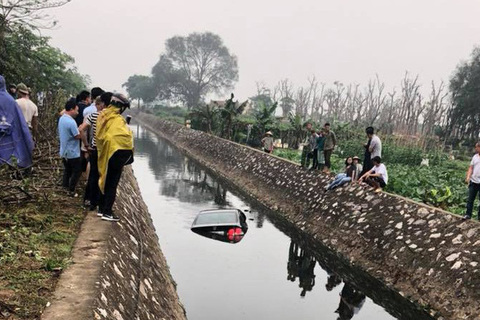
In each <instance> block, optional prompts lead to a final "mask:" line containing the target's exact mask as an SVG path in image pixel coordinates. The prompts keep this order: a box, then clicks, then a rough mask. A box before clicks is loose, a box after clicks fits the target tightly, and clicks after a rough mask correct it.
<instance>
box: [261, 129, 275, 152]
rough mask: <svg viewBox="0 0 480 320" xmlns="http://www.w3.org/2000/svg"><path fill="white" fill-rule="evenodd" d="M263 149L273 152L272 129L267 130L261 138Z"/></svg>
mask: <svg viewBox="0 0 480 320" xmlns="http://www.w3.org/2000/svg"><path fill="white" fill-rule="evenodd" d="M262 145H263V151H265V152H266V153H272V152H273V133H272V131H267V132H266V133H265V136H264V137H263V139H262Z"/></svg>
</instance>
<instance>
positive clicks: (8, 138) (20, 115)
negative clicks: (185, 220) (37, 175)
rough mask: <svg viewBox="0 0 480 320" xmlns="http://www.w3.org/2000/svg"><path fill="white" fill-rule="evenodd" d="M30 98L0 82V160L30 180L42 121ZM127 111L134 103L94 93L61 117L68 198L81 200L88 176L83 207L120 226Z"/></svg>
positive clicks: (128, 139) (127, 159)
mask: <svg viewBox="0 0 480 320" xmlns="http://www.w3.org/2000/svg"><path fill="white" fill-rule="evenodd" d="M30 95H31V91H30V89H29V88H28V87H27V86H26V85H25V84H23V83H20V84H18V85H9V86H8V91H7V87H6V81H5V79H4V78H3V77H2V76H0V160H1V162H2V164H8V165H9V166H11V167H12V168H13V167H14V165H15V164H16V165H17V166H18V167H19V168H20V169H21V170H22V171H23V172H24V173H28V174H31V172H32V170H31V169H32V164H33V161H32V154H33V150H34V148H35V145H34V141H36V140H37V138H38V116H39V108H38V107H37V105H36V104H35V103H34V102H33V101H32V100H31V99H30ZM127 108H130V102H129V100H128V99H127V98H126V97H125V96H124V95H122V94H119V93H112V92H105V91H104V90H102V89H101V88H99V87H95V88H93V89H92V90H91V91H86V90H84V91H81V92H80V93H79V94H78V95H77V96H76V97H72V98H70V99H68V101H67V102H66V103H65V106H64V108H63V110H62V111H61V112H60V113H59V114H58V128H57V130H58V132H57V133H58V139H59V144H60V150H59V155H60V158H61V159H62V163H63V167H64V170H63V176H62V179H61V186H62V187H63V188H64V190H65V191H66V193H67V194H68V195H69V196H71V197H78V193H77V192H76V191H77V188H78V186H77V184H78V181H79V179H80V177H81V175H82V173H84V175H85V178H86V180H87V183H86V188H85V192H84V199H83V200H84V205H85V206H87V207H88V208H89V210H91V211H95V210H97V215H98V216H99V217H101V218H102V220H107V221H119V217H118V216H117V215H115V214H114V212H113V209H112V208H113V204H114V202H115V197H116V191H117V186H118V183H119V181H120V177H121V174H122V170H123V167H124V166H125V165H127V164H130V163H132V162H133V134H132V132H131V130H130V129H129V128H128V122H129V117H128V116H127V119H124V118H123V117H122V115H121V114H122V113H123V112H124V111H125V110H126V109H127ZM14 159H15V161H16V163H14Z"/></svg>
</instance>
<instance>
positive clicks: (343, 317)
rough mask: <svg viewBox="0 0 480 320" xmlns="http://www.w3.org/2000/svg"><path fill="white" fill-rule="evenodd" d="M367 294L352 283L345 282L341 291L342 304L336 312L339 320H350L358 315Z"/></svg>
mask: <svg viewBox="0 0 480 320" xmlns="http://www.w3.org/2000/svg"><path fill="white" fill-rule="evenodd" d="M365 298H366V297H365V294H363V292H361V291H360V290H358V289H356V288H355V287H354V286H353V285H352V284H350V283H345V284H344V285H343V289H342V292H340V305H339V306H338V309H337V310H335V313H338V318H337V320H350V319H352V318H353V316H354V315H356V314H357V313H358V312H359V311H360V309H361V308H362V307H363V304H364V303H365Z"/></svg>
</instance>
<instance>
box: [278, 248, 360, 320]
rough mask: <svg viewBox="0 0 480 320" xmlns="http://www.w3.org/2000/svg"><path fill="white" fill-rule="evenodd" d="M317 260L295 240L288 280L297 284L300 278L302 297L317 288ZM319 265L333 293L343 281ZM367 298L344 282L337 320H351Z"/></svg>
mask: <svg viewBox="0 0 480 320" xmlns="http://www.w3.org/2000/svg"><path fill="white" fill-rule="evenodd" d="M316 263H317V259H316V258H315V256H314V255H313V254H312V253H310V252H309V251H308V250H305V249H302V248H301V247H300V246H299V245H298V244H297V243H295V242H294V241H293V240H292V241H291V242H290V248H289V250H288V263H287V272H288V276H287V280H290V281H292V282H295V281H296V279H297V278H298V282H299V284H298V286H299V287H300V288H301V289H302V290H301V292H300V296H301V297H305V295H306V293H307V292H309V291H312V289H313V287H314V286H315V271H314V270H315V265H316ZM318 264H319V265H320V267H321V268H322V269H324V270H325V272H326V273H327V275H328V277H327V283H326V284H325V288H326V290H327V292H330V291H332V290H333V289H334V288H335V287H337V286H338V285H340V284H341V283H342V279H341V277H340V276H338V275H337V274H336V273H334V272H332V271H331V270H330V269H328V267H326V266H324V265H323V264H322V263H321V262H320V260H319V261H318ZM365 300H366V296H365V294H364V293H363V292H361V291H360V290H358V289H357V288H356V287H355V286H354V285H353V284H351V283H349V282H344V285H343V288H342V291H341V292H340V302H339V305H338V308H337V309H336V310H335V313H337V314H338V318H337V320H350V319H352V318H353V316H354V315H356V314H357V313H358V312H359V311H360V309H361V308H362V306H363V304H364V303H365Z"/></svg>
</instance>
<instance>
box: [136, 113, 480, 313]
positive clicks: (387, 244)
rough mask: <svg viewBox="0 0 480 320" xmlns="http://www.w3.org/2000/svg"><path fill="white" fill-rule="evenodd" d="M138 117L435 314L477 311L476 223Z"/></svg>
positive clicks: (479, 232)
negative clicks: (332, 183) (333, 182)
mask: <svg viewBox="0 0 480 320" xmlns="http://www.w3.org/2000/svg"><path fill="white" fill-rule="evenodd" d="M137 119H139V120H140V121H141V122H142V123H144V124H146V125H147V126H148V127H150V128H151V129H153V130H154V131H155V132H156V133H158V134H160V135H161V136H163V137H164V138H166V139H167V140H170V141H171V142H172V143H174V144H175V145H176V146H178V147H179V148H181V149H183V150H184V151H185V152H186V153H187V154H189V155H191V156H192V157H194V158H195V159H197V160H198V161H200V162H201V163H203V164H204V165H205V166H208V167H209V168H211V169H212V170H213V171H215V172H216V173H217V174H218V175H220V176H223V177H224V178H226V179H228V180H229V181H231V182H232V183H233V184H234V185H236V186H237V187H239V188H241V189H243V190H244V191H245V192H246V193H247V194H249V196H250V197H252V198H254V199H257V200H258V201H260V202H262V203H263V204H265V205H266V206H268V207H270V208H271V209H272V210H274V211H276V212H277V213H278V215H281V216H282V217H284V218H285V219H287V220H288V221H290V222H291V223H293V224H295V225H296V226H297V229H299V230H301V231H303V232H304V233H306V234H307V235H310V236H311V237H312V238H314V239H316V240H318V241H321V242H322V243H324V244H325V245H327V246H328V247H330V248H332V249H334V250H336V251H337V252H338V253H339V254H341V255H342V256H343V257H345V258H346V259H348V260H349V261H350V262H351V263H352V264H355V265H357V266H360V267H361V268H362V269H364V270H366V271H367V272H368V273H370V274H372V275H374V276H375V277H376V278H377V279H379V280H381V281H382V282H384V283H385V284H386V285H387V286H389V287H390V288H393V289H395V290H397V291H399V292H400V293H401V294H402V295H404V296H406V297H409V298H410V299H412V300H414V301H416V302H418V303H419V304H420V305H423V306H430V307H431V309H432V312H437V317H439V319H480V304H479V303H478V301H480V272H479V270H478V266H479V263H480V256H479V255H480V250H479V249H478V248H479V245H480V224H479V223H477V222H475V221H467V222H463V221H462V220H460V219H459V218H458V217H456V216H453V215H451V214H449V213H447V212H444V211H441V210H438V209H436V208H433V207H429V206H425V205H422V204H418V203H415V202H413V201H409V200H407V199H404V198H401V197H397V196H394V195H390V194H386V193H378V194H376V193H373V192H370V191H368V190H366V189H364V188H363V187H361V186H358V185H349V186H346V187H341V188H338V189H336V190H334V191H331V192H327V193H324V192H323V187H324V186H325V185H326V184H327V183H328V181H329V179H330V177H329V176H326V175H322V174H318V173H316V172H308V171H305V170H303V169H302V168H300V167H299V166H298V165H296V164H294V163H291V162H288V161H285V160H283V159H280V158H277V157H274V156H271V155H269V154H266V153H262V152H260V151H258V150H254V149H251V148H248V147H245V146H241V145H238V144H235V143H232V142H230V141H227V140H224V139H220V138H218V137H215V136H212V135H209V134H206V133H203V132H200V131H196V130H191V129H187V128H185V127H183V126H181V125H178V124H175V123H171V122H167V121H163V120H161V119H159V118H157V117H154V116H152V115H146V114H139V115H138V116H137Z"/></svg>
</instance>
